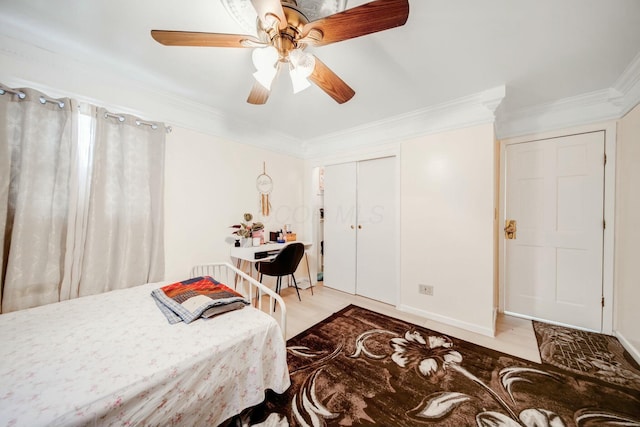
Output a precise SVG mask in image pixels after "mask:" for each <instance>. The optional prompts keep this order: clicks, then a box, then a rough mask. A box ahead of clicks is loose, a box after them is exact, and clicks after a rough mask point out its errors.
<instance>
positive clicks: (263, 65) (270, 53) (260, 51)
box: [251, 46, 280, 71]
mask: <svg viewBox="0 0 640 427" xmlns="http://www.w3.org/2000/svg"><path fill="white" fill-rule="evenodd" d="M279 58H280V55H279V54H278V49H276V48H275V47H274V46H266V47H258V48H255V49H253V52H252V53H251V59H252V61H253V65H254V66H255V67H256V70H258V71H261V70H266V69H268V68H275V66H276V62H278V59H279Z"/></svg>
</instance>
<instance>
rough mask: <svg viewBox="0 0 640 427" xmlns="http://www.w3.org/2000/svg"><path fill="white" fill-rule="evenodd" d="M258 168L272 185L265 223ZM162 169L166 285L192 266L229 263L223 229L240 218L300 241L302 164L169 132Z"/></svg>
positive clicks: (209, 138) (303, 212) (227, 234)
mask: <svg viewBox="0 0 640 427" xmlns="http://www.w3.org/2000/svg"><path fill="white" fill-rule="evenodd" d="M263 162H266V172H267V174H269V175H270V176H271V178H272V179H273V192H272V195H271V204H272V206H273V213H272V214H271V215H270V216H269V217H268V218H261V217H259V216H258V214H259V199H258V195H259V193H258V191H257V190H256V178H257V177H258V175H259V174H261V173H262V166H263ZM165 164H166V169H165V255H166V257H165V279H166V280H179V279H183V278H185V277H186V275H187V274H188V273H189V270H190V268H191V266H193V265H194V264H197V263H204V262H214V261H229V242H227V241H225V239H228V238H229V237H230V236H231V231H232V230H230V229H229V228H228V227H229V226H230V225H232V224H238V223H239V222H240V221H242V215H243V213H244V212H251V213H252V214H253V215H254V220H260V221H263V222H265V225H266V229H267V230H276V229H280V228H282V226H283V224H285V223H287V224H291V225H292V228H293V231H295V232H296V233H297V234H298V240H303V239H305V237H306V236H305V234H304V226H303V223H304V221H305V219H306V218H307V216H308V212H307V209H306V208H305V207H304V206H303V194H304V188H303V180H302V177H303V173H304V162H303V161H302V160H300V159H298V158H295V157H291V156H287V155H283V154H277V153H274V152H271V151H266V150H263V149H259V148H255V147H252V146H249V145H245V144H238V143H234V142H230V141H225V140H222V139H220V138H216V137H213V136H210V135H206V134H203V133H198V132H195V131H191V130H187V129H183V128H174V129H173V132H172V133H170V134H169V135H167V150H166V160H165Z"/></svg>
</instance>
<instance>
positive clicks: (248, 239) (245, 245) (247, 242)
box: [240, 237, 253, 248]
mask: <svg viewBox="0 0 640 427" xmlns="http://www.w3.org/2000/svg"><path fill="white" fill-rule="evenodd" d="M252 240H253V239H251V237H243V238H242V239H240V245H241V246H242V247H243V248H249V247H251V245H252V244H253V242H252Z"/></svg>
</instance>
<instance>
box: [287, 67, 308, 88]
mask: <svg viewBox="0 0 640 427" xmlns="http://www.w3.org/2000/svg"><path fill="white" fill-rule="evenodd" d="M289 76H290V77H291V84H292V85H293V93H298V92H302V91H303V90H305V89H306V88H308V87H309V86H311V83H309V80H307V78H306V77H305V76H303V75H302V74H301V73H300V72H297V71H296V70H295V69H292V70H290V71H289Z"/></svg>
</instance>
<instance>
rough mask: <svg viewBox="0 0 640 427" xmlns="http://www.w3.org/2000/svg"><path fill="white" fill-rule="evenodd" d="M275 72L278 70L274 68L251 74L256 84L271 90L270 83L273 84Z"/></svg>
mask: <svg viewBox="0 0 640 427" xmlns="http://www.w3.org/2000/svg"><path fill="white" fill-rule="evenodd" d="M277 72H278V69H277V68H275V67H271V68H264V69H262V70H258V71H256V72H255V73H253V77H254V78H255V79H256V80H257V81H258V83H260V84H261V85H262V86H264V87H265V88H266V89H267V90H271V83H272V82H273V79H274V78H275V77H276V73H277Z"/></svg>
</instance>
